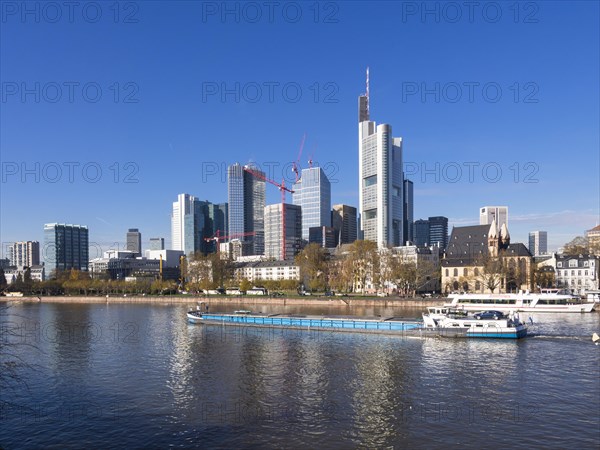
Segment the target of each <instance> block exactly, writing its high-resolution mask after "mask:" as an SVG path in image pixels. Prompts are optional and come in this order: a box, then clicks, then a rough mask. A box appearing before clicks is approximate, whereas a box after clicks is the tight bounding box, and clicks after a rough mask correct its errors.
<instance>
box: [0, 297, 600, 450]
mask: <svg viewBox="0 0 600 450" xmlns="http://www.w3.org/2000/svg"><path fill="white" fill-rule="evenodd" d="M212 308H213V309H215V308H216V307H215V306H213V307H212ZM225 308H227V309H228V310H230V311H231V310H233V309H236V308H239V305H226V306H225V305H223V306H222V309H223V310H224V309H225ZM260 309H262V310H263V312H270V313H273V312H294V313H298V312H310V313H314V314H321V313H327V314H350V313H351V314H357V315H362V314H366V315H382V316H391V315H396V316H404V317H418V316H419V314H420V310H408V309H407V310H398V309H396V310H391V309H385V308H354V309H350V308H331V307H329V308H301V307H293V308H291V307H287V308H286V307H282V306H273V307H270V308H267V307H261V308H260ZM185 311H186V308H185V307H184V306H161V305H154V306H150V305H130V304H122V305H118V304H116V305H100V304H97V305H96V304H89V305H68V304H67V305H66V304H26V303H24V304H16V305H14V306H12V307H11V308H10V317H3V319H5V320H4V321H6V320H8V321H9V322H11V323H12V325H9V326H6V327H4V329H3V343H5V342H8V341H10V342H13V343H16V344H18V347H17V350H18V354H19V355H20V356H21V357H22V358H23V360H24V361H25V362H27V363H28V364H29V366H30V367H23V368H20V369H19V373H20V376H21V377H22V378H23V379H24V380H25V381H26V386H25V385H22V384H21V385H13V388H12V389H6V390H3V392H2V400H3V401H5V402H11V405H9V406H5V407H4V408H3V409H2V417H1V419H2V427H1V430H0V446H2V447H3V448H39V447H47V448H81V447H93V448H99V447H103V448H105V447H106V448H110V447H132V448H134V447H137V448H142V447H143V448H165V447H169V446H170V447H178V448H189V447H203V448H211V447H212V448H236V447H237V448H317V447H318V448H358V447H360V448H363V447H364V448H386V447H396V448H404V447H407V448H446V447H449V446H461V447H466V448H482V447H490V446H500V445H503V446H509V447H516V446H520V447H521V446H525V447H537V448H540V447H544V448H579V449H583V448H597V447H598V445H599V444H600V418H599V411H600V378H599V376H600V375H599V374H600V346H594V345H593V344H592V343H591V335H592V333H593V332H594V331H597V330H598V329H599V328H600V324H599V320H598V319H599V314H598V313H592V314H582V315H578V314H577V315H576V314H535V315H532V316H533V319H534V326H533V330H534V332H535V336H534V337H532V338H528V339H525V340H520V341H496V340H462V339H450V338H449V339H433V338H429V339H419V338H403V337H401V336H383V335H362V334H351V333H335V332H331V331H310V332H309V331H297V330H268V329H260V328H243V327H242V328H237V327H224V328H223V327H218V326H211V327H205V326H200V325H189V324H188V323H187V322H186V321H185ZM9 330H12V331H14V332H16V336H14V337H12V338H11V337H8V331H9ZM5 357H6V354H4V355H3V358H5Z"/></svg>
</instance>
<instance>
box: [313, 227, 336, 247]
mask: <svg viewBox="0 0 600 450" xmlns="http://www.w3.org/2000/svg"><path fill="white" fill-rule="evenodd" d="M336 231H337V230H336V229H335V228H333V227H326V226H322V227H310V228H309V230H308V243H309V244H312V243H315V244H319V245H320V246H321V247H323V248H333V247H335V246H336V245H337V242H338V235H337V232H336Z"/></svg>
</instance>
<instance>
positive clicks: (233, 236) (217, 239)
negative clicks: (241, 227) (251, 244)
mask: <svg viewBox="0 0 600 450" xmlns="http://www.w3.org/2000/svg"><path fill="white" fill-rule="evenodd" d="M255 234H256V233H255V232H254V231H248V232H247V233H233V234H230V235H228V236H223V235H221V230H217V232H216V233H215V235H214V236H213V237H209V238H204V240H205V241H206V242H208V241H215V242H216V243H217V253H219V247H220V245H219V244H220V243H221V241H225V240H227V239H237V238H241V237H244V236H254V235H255Z"/></svg>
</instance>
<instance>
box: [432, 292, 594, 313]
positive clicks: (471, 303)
mask: <svg viewBox="0 0 600 450" xmlns="http://www.w3.org/2000/svg"><path fill="white" fill-rule="evenodd" d="M448 299H449V300H450V302H448V303H445V304H444V306H445V307H448V308H455V309H456V308H460V309H463V310H465V311H481V310H482V309H493V310H497V311H503V312H508V311H523V312H577V313H588V312H592V311H593V310H594V303H589V302H584V301H582V300H581V299H580V298H579V297H575V296H573V295H569V294H563V293H529V292H519V293H518V294H451V295H449V296H448Z"/></svg>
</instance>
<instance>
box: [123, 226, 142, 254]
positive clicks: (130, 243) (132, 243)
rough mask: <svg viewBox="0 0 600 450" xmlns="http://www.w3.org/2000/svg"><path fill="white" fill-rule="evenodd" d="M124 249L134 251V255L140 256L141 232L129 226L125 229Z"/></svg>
mask: <svg viewBox="0 0 600 450" xmlns="http://www.w3.org/2000/svg"><path fill="white" fill-rule="evenodd" d="M125 249H126V250H129V251H130V252H133V253H134V256H142V233H140V230H138V229H137V228H130V229H129V230H128V231H127V247H126V248H125Z"/></svg>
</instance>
